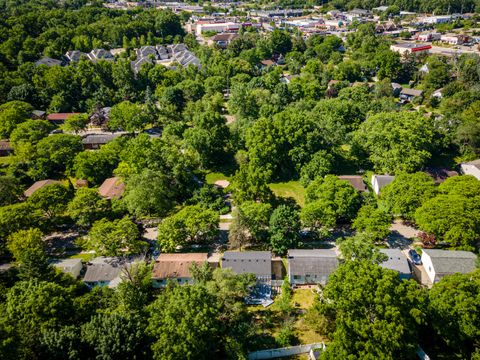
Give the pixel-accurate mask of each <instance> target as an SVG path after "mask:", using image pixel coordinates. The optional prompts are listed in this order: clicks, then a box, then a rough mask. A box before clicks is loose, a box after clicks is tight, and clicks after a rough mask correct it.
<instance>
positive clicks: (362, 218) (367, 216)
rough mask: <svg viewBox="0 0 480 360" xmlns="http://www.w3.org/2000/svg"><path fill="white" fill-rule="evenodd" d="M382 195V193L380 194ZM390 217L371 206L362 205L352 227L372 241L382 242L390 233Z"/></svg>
mask: <svg viewBox="0 0 480 360" xmlns="http://www.w3.org/2000/svg"><path fill="white" fill-rule="evenodd" d="M382 194H383V192H382ZM391 222H392V217H391V216H390V215H388V214H387V213H386V212H384V211H383V210H380V209H378V208H376V207H375V206H373V205H364V206H362V208H360V210H359V211H358V214H357V217H356V218H355V220H354V221H353V223H352V227H353V228H354V229H355V230H357V231H359V232H363V233H365V234H366V235H367V236H369V237H370V238H371V239H372V240H374V241H376V240H383V239H385V237H387V235H388V234H389V233H390V225H391Z"/></svg>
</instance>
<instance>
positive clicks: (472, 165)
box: [460, 159, 480, 180]
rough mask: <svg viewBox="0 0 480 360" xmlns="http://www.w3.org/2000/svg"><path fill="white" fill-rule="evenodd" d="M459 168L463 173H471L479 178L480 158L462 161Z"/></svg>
mask: <svg viewBox="0 0 480 360" xmlns="http://www.w3.org/2000/svg"><path fill="white" fill-rule="evenodd" d="M460 168H461V169H462V173H464V174H465V175H472V176H475V177H476V178H477V179H478V180H480V159H477V160H473V161H469V162H466V163H463V164H461V165H460Z"/></svg>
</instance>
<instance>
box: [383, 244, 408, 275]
mask: <svg viewBox="0 0 480 360" xmlns="http://www.w3.org/2000/svg"><path fill="white" fill-rule="evenodd" d="M380 252H381V253H383V254H385V255H387V256H388V259H387V260H385V261H384V262H382V263H381V264H380V266H381V267H383V268H385V269H390V270H395V271H398V272H399V273H401V274H410V267H409V266H408V260H407V257H406V256H405V254H404V253H403V252H402V251H401V250H400V249H380Z"/></svg>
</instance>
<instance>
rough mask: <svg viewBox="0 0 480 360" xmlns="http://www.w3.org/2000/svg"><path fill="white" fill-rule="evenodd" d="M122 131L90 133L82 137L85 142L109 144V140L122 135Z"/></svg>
mask: <svg viewBox="0 0 480 360" xmlns="http://www.w3.org/2000/svg"><path fill="white" fill-rule="evenodd" d="M122 135H123V134H122V133H117V134H115V133H112V134H88V135H86V136H85V137H84V138H83V139H82V143H83V144H107V143H108V142H110V141H112V140H114V139H116V138H117V137H119V136H122Z"/></svg>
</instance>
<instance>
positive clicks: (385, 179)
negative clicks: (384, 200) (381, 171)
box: [371, 175, 395, 195]
mask: <svg viewBox="0 0 480 360" xmlns="http://www.w3.org/2000/svg"><path fill="white" fill-rule="evenodd" d="M394 179H395V176H391V175H373V176H372V180H371V183H372V189H373V192H374V193H375V194H376V195H380V191H381V190H382V189H383V188H384V187H385V186H387V185H388V184H390V183H391V182H392V181H393V180H394Z"/></svg>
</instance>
